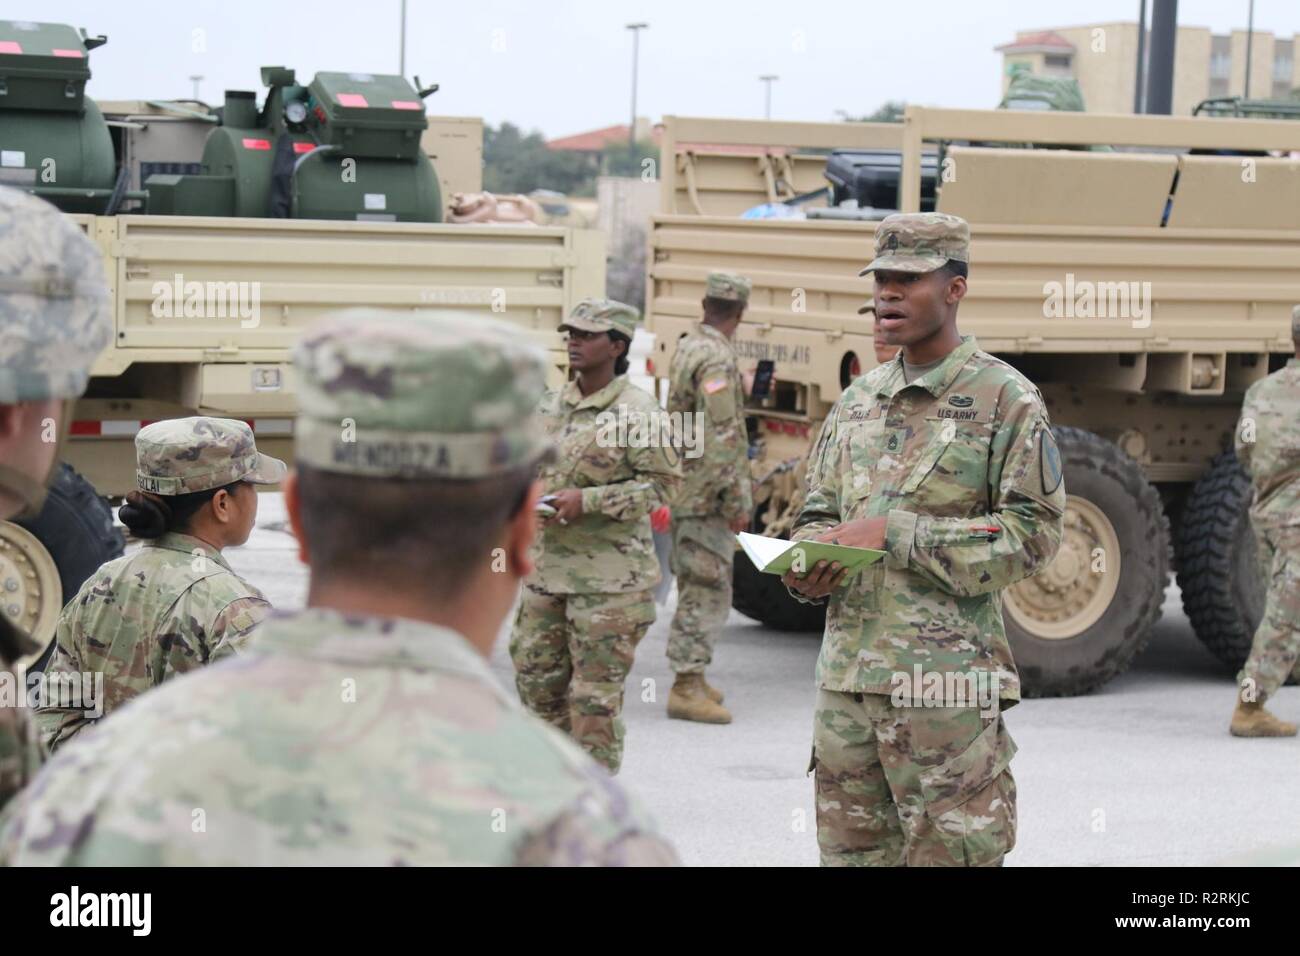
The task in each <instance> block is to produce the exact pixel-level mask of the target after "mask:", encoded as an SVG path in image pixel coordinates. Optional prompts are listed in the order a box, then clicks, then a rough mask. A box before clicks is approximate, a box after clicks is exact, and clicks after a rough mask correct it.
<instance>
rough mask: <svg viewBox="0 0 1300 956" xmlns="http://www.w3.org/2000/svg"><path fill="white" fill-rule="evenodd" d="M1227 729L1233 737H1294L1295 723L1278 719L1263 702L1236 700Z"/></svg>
mask: <svg viewBox="0 0 1300 956" xmlns="http://www.w3.org/2000/svg"><path fill="white" fill-rule="evenodd" d="M1228 731H1229V732H1230V733H1231V734H1232V735H1233V736H1234V737H1294V736H1295V735H1296V725H1295V724H1288V723H1287V722H1286V721H1284V720H1278V719H1277V718H1276V717H1274V716H1273V715H1272V714H1270V713H1269V712H1268V711H1267V710H1265V709H1264V705H1263V704H1260V703H1250V704H1247V703H1244V702H1243V701H1237V709H1236V710H1234V711H1233V712H1232V724H1231V725H1230V726H1229V727H1228Z"/></svg>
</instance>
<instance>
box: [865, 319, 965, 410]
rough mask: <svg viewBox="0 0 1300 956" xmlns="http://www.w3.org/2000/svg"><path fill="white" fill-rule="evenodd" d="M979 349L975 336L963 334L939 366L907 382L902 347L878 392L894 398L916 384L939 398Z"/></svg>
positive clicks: (884, 396)
mask: <svg viewBox="0 0 1300 956" xmlns="http://www.w3.org/2000/svg"><path fill="white" fill-rule="evenodd" d="M978 349H979V343H977V342H976V341H975V336H973V335H963V336H962V337H961V345H959V346H957V347H956V348H955V349H953V350H952V351H951V352H949V353H948V354H947V355H946V356H945V357H944V360H943V362H942V363H940V364H939V365H938V366H937V367H935V368H932V369H930V371H928V372H926V373H925V374H924V375H922V376H921V377H920V378H918V379H917V380H916V381H914V382H905V381H904V380H903V352H902V350H901V349H900V350H899V353H898V355H897V356H896V357H895V358H894V360H893V362H892V365H893V369H892V370H891V372H890V374H889V375H887V376H886V377H885V378H884V380H883V381H882V382H881V383H880V387H879V389H878V390H877V394H878V395H880V396H881V397H883V398H892V397H893V396H894V395H896V394H897V393H898V392H900V391H902V390H903V389H904V388H911V387H912V386H916V387H918V388H923V389H925V390H926V391H927V392H929V393H930V394H931V395H933V396H934V397H935V398H938V397H939V396H940V395H942V394H943V393H944V392H946V391H948V386H950V385H952V383H953V379H955V378H956V377H957V375H958V374H959V373H960V372H961V370H962V368H963V367H964V366H965V365H966V362H967V361H968V360H969V359H970V357H971V356H972V355H974V354H975V352H976V351H977V350H978Z"/></svg>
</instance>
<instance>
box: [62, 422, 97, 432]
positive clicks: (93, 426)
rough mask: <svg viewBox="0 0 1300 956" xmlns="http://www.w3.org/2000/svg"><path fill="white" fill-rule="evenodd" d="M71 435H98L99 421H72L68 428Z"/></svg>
mask: <svg viewBox="0 0 1300 956" xmlns="http://www.w3.org/2000/svg"><path fill="white" fill-rule="evenodd" d="M68 433H69V434H71V435H98V434H99V422H73V423H72V427H71V428H70V429H68Z"/></svg>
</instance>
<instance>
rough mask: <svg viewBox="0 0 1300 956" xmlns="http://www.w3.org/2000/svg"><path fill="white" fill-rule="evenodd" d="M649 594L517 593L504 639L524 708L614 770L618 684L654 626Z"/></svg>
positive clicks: (618, 759)
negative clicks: (517, 602)
mask: <svg viewBox="0 0 1300 956" xmlns="http://www.w3.org/2000/svg"><path fill="white" fill-rule="evenodd" d="M654 619H655V605H654V599H653V598H652V597H651V592H650V591H632V592H629V593H627V594H550V593H548V592H546V591H539V590H536V589H534V588H531V587H525V588H524V589H523V598H522V600H521V602H520V605H519V613H518V615H517V616H516V617H515V626H514V631H513V633H512V634H511V636H510V659H511V660H512V661H514V665H515V687H516V688H518V690H519V699H520V700H521V701H523V703H524V706H525V707H527V708H528V710H529V711H530V712H531V713H533V714H534V715H536V716H537V717H540V718H541V719H542V720H545V721H546V722H547V723H549V724H552V725H554V726H556V727H558V728H560V729H561V730H563V731H564V732H565V733H567V734H569V735H570V736H571V737H573V739H574V740H576V741H577V742H578V743H579V744H581V745H582V747H583V749H585V750H586V751H587V753H589V754H591V756H592V757H593V758H595V759H596V760H598V761H600V762H601V763H602V764H604V765H605V766H606V767H607V768H608V769H609V772H610V773H618V768H619V767H620V766H621V765H622V763H623V737H624V730H623V719H622V717H621V714H622V713H623V684H624V682H625V681H626V680H627V675H628V673H629V672H630V671H631V670H632V659H633V657H634V655H635V654H636V646H637V644H639V643H640V642H641V638H643V637H645V633H646V631H647V630H649V629H650V625H651V624H653V623H654Z"/></svg>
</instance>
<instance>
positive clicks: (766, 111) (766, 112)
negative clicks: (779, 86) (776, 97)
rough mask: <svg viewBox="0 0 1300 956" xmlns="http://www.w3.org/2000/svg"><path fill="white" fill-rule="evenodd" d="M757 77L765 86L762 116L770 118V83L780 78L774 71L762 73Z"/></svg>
mask: <svg viewBox="0 0 1300 956" xmlns="http://www.w3.org/2000/svg"><path fill="white" fill-rule="evenodd" d="M759 79H760V80H762V81H763V83H764V84H766V87H767V89H766V94H765V99H764V105H763V118H764V119H771V118H772V83H773V81H774V80H779V79H781V78H780V77H779V76H777V75H776V74H774V73H764V74H763V75H762V76H760V77H759Z"/></svg>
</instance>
